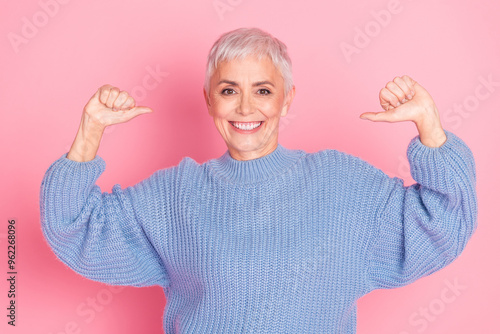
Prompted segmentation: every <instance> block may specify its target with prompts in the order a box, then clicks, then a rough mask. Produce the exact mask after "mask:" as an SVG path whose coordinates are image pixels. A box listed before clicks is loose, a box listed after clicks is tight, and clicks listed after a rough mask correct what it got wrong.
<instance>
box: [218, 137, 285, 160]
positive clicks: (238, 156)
mask: <svg viewBox="0 0 500 334" xmlns="http://www.w3.org/2000/svg"><path fill="white" fill-rule="evenodd" d="M277 147H278V142H277V141H276V143H273V144H271V145H268V146H266V147H264V148H262V149H260V150H253V151H241V150H237V149H235V148H233V147H229V146H228V147H227V149H228V151H229V154H230V155H231V158H233V159H235V160H239V161H246V160H254V159H258V158H262V157H264V156H266V155H268V154H270V153H272V152H274V150H276V148H277Z"/></svg>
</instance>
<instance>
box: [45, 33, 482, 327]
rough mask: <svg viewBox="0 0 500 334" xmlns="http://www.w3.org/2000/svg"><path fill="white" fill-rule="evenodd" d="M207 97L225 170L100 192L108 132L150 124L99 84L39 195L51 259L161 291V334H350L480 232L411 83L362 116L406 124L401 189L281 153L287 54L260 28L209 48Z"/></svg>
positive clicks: (331, 153)
mask: <svg viewBox="0 0 500 334" xmlns="http://www.w3.org/2000/svg"><path fill="white" fill-rule="evenodd" d="M204 94H205V100H206V104H207V107H208V111H209V114H210V115H211V116H212V117H213V120H214V123H215V126H216V127H217V130H218V131H219V132H220V134H221V136H222V138H223V139H224V141H225V142H226V144H227V152H226V153H225V154H224V155H222V156H221V157H219V158H217V159H212V160H209V161H207V162H205V163H203V164H199V163H197V162H195V161H194V160H192V159H190V158H184V159H183V160H182V161H181V162H180V163H179V165H177V166H174V167H171V168H165V169H162V170H159V171H157V172H155V173H154V174H152V175H151V176H149V177H148V178H146V179H144V180H143V181H141V182H140V183H138V184H137V185H135V186H131V187H127V188H125V189H121V187H120V186H119V185H115V186H114V187H113V189H112V192H111V193H106V192H104V193H102V192H101V190H100V188H99V187H98V186H97V185H96V184H95V182H96V180H97V178H98V177H99V176H100V175H101V173H102V172H103V171H104V168H105V163H104V160H103V159H102V158H101V157H99V156H97V155H96V153H97V149H98V146H99V142H100V140H101V136H102V134H103V131H104V129H105V127H106V126H108V125H111V124H116V123H122V122H126V121H128V120H130V119H131V118H133V117H136V116H137V115H140V114H143V113H149V112H151V109H149V108H147V107H140V106H135V102H134V99H133V98H132V97H131V96H130V95H128V94H127V93H126V92H124V91H120V90H119V89H118V88H116V87H112V86H109V85H106V86H103V87H101V88H100V89H99V90H98V91H97V92H96V93H95V95H94V96H93V97H92V98H91V99H90V101H89V102H88V104H87V105H86V106H85V108H84V112H83V115H82V119H81V125H80V129H79V131H78V133H77V135H76V138H75V141H74V143H73V145H72V147H71V149H70V151H69V152H68V153H65V154H63V155H62V156H61V157H60V158H59V159H58V160H56V161H55V162H54V163H53V164H52V165H51V166H50V167H49V169H48V171H47V172H46V174H45V177H44V179H43V181H42V187H41V200H40V205H41V220H42V227H43V232H44V235H45V237H46V239H47V240H48V242H49V244H50V246H51V247H52V248H53V250H54V252H55V253H56V254H57V256H58V257H59V258H60V259H61V260H62V261H63V262H64V263H66V264H67V265H68V266H70V267H71V268H72V269H73V270H75V271H76V272H78V273H79V274H81V275H84V276H85V277H88V278H90V279H92V280H96V281H100V282H105V283H109V284H115V285H132V286H151V285H159V286H161V287H162V288H163V289H164V292H165V296H166V299H167V305H166V308H165V312H164V320H163V327H164V330H165V332H166V333H355V331H356V301H357V299H358V298H360V297H361V296H363V295H365V294H367V293H368V292H370V291H372V290H375V289H380V288H394V287H399V286H403V285H405V284H409V283H411V282H413V281H415V280H416V279H418V278H420V277H423V276H426V275H429V274H431V273H433V272H435V271H436V270H439V269H441V268H443V267H444V266H446V265H447V264H449V263H450V262H452V261H453V260H454V259H455V258H456V257H457V256H458V255H459V254H460V253H461V252H462V250H463V248H464V246H465V244H466V243H467V241H468V239H469V238H470V236H471V235H472V233H473V231H474V230H475V226H476V211H477V210H476V206H477V204H476V193H475V166H474V159H473V155H472V153H471V151H470V150H469V148H468V147H467V146H466V144H465V143H464V142H463V141H462V140H461V139H459V138H458V137H457V136H456V135H454V134H453V133H451V132H448V131H445V130H443V128H442V127H441V124H440V121H439V114H438V111H437V108H436V106H435V104H434V102H433V100H432V98H431V96H430V95H429V94H428V93H427V91H426V90H425V89H424V88H423V87H422V86H420V85H419V84H418V83H417V82H415V81H414V80H412V79H411V78H409V77H408V76H403V77H396V78H395V79H394V80H393V81H391V82H389V83H388V84H387V86H386V87H385V88H383V89H382V90H381V91H380V102H381V105H382V107H383V108H384V109H385V111H384V112H380V113H365V114H363V115H361V118H366V119H370V120H373V121H388V122H398V121H412V122H414V123H415V125H416V127H417V130H418V133H419V135H418V136H417V137H415V138H413V140H412V141H411V142H410V144H409V146H408V159H409V162H410V166H411V171H412V175H413V177H414V178H415V180H416V181H417V184H414V185H412V186H409V187H405V186H404V185H403V181H402V180H401V179H398V178H390V177H388V176H387V175H386V174H384V173H383V172H382V171H380V170H379V169H377V168H375V167H373V166H371V165H369V164H368V163H366V162H364V161H363V160H361V159H359V158H357V157H354V156H351V155H348V154H346V153H342V152H339V151H336V150H323V151H320V152H316V153H306V152H304V151H300V150H293V149H288V148H285V147H283V146H281V145H280V144H279V143H278V129H279V121H280V118H281V117H283V116H285V115H286V114H287V111H288V110H289V108H290V104H291V103H292V100H293V98H294V95H295V87H294V85H293V82H292V74H291V62H290V59H289V57H288V55H287V50H286V46H285V45H284V44H283V43H282V42H280V41H279V40H278V39H276V38H274V37H272V36H271V35H269V34H268V33H266V32H263V31H262V30H259V29H237V30H235V31H231V32H228V33H226V34H224V35H222V36H221V37H220V38H219V39H218V40H217V41H216V42H215V44H214V46H213V47H212V50H211V51H210V54H209V56H208V62H207V70H206V81H205V89H204Z"/></svg>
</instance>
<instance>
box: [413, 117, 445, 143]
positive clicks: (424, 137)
mask: <svg viewBox="0 0 500 334" xmlns="http://www.w3.org/2000/svg"><path fill="white" fill-rule="evenodd" d="M414 123H415V125H416V127H417V130H418V134H419V137H420V142H421V143H422V144H424V145H425V146H428V147H440V146H441V145H443V144H444V143H445V142H446V139H447V138H446V133H445V132H444V129H443V127H442V125H441V121H440V119H439V113H438V111H437V108H436V107H431V108H427V110H426V112H425V113H424V114H423V115H422V117H421V118H420V119H419V120H418V121H415V122H414Z"/></svg>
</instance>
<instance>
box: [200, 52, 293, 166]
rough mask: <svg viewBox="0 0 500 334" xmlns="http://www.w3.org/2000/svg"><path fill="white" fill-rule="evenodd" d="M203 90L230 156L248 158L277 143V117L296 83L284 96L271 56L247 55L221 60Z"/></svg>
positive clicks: (287, 104) (284, 110)
mask: <svg viewBox="0 0 500 334" xmlns="http://www.w3.org/2000/svg"><path fill="white" fill-rule="evenodd" d="M204 94H205V101H206V103H207V107H208V112H209V114H210V116H212V117H213V119H214V123H215V127H216V128H217V130H218V131H219V133H220V134H221V136H222V138H223V139H224V141H225V142H226V145H227V148H228V150H229V153H230V154H231V157H233V158H234V159H236V160H251V159H257V158H260V157H263V156H265V155H267V154H269V153H271V152H272V151H274V150H275V149H276V147H277V146H278V129H279V121H280V118H281V117H282V116H286V114H287V112H288V109H289V108H290V104H291V102H292V100H293V97H294V95H295V87H293V89H291V90H290V92H289V93H288V94H287V95H286V96H285V93H284V81H283V77H282V76H281V73H280V71H279V70H278V69H277V68H276V67H275V66H274V64H273V62H272V61H271V59H270V58H269V57H265V58H263V59H261V60H258V59H257V58H256V57H254V56H248V57H246V58H245V59H243V60H237V59H236V60H232V61H229V62H221V63H220V64H219V66H218V67H217V70H216V71H215V72H214V74H213V75H212V77H211V79H210V92H206V91H204Z"/></svg>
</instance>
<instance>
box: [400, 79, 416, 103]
mask: <svg viewBox="0 0 500 334" xmlns="http://www.w3.org/2000/svg"><path fill="white" fill-rule="evenodd" d="M401 78H402V79H403V80H404V82H405V83H406V85H407V86H408V87H409V88H410V93H411V97H412V98H413V96H415V84H416V83H417V82H416V81H415V80H413V79H412V78H410V77H409V76H407V75H403V76H402V77H401Z"/></svg>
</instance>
